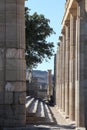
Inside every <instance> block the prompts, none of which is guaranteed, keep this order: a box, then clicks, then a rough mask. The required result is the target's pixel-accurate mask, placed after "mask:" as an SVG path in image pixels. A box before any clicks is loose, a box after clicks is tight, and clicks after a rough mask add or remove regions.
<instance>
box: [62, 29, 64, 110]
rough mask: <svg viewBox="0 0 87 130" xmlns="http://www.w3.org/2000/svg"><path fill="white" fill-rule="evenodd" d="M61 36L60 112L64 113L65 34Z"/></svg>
mask: <svg viewBox="0 0 87 130" xmlns="http://www.w3.org/2000/svg"><path fill="white" fill-rule="evenodd" d="M62 34H63V36H62V110H63V112H65V33H64V32H62Z"/></svg>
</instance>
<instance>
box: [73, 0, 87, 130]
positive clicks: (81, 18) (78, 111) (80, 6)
mask: <svg viewBox="0 0 87 130" xmlns="http://www.w3.org/2000/svg"><path fill="white" fill-rule="evenodd" d="M76 1H77V37H76V63H77V65H76V69H77V73H76V87H75V93H76V100H75V120H76V123H77V126H81V127H84V126H86V128H87V4H86V2H87V1H86V0H76Z"/></svg>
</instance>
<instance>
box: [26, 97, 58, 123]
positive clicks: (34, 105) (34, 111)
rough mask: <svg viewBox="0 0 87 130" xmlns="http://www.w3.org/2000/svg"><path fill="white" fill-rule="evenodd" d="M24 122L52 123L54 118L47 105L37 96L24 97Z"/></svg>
mask: <svg viewBox="0 0 87 130" xmlns="http://www.w3.org/2000/svg"><path fill="white" fill-rule="evenodd" d="M26 124H33V125H34V124H35V125H40V124H43V125H54V124H56V123H55V120H54V117H53V115H52V113H51V110H50V108H49V106H48V105H47V104H46V103H44V102H43V101H42V100H40V99H39V98H34V97H30V96H28V97H26Z"/></svg>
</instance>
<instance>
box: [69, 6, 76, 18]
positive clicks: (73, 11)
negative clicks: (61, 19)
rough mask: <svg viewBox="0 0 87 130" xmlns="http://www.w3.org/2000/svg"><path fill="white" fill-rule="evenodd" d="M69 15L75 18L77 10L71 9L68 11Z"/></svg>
mask: <svg viewBox="0 0 87 130" xmlns="http://www.w3.org/2000/svg"><path fill="white" fill-rule="evenodd" d="M70 14H72V15H73V16H74V17H77V9H76V8H71V9H70Z"/></svg>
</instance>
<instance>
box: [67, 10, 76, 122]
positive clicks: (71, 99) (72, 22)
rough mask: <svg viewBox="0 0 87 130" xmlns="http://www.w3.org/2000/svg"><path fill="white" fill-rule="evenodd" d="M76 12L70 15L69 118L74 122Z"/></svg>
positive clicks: (73, 11)
mask: <svg viewBox="0 0 87 130" xmlns="http://www.w3.org/2000/svg"><path fill="white" fill-rule="evenodd" d="M75 15H76V10H75V9H73V10H72V11H71V15H70V85H69V87H70V88H69V94H70V96H69V117H70V119H71V120H75V45H76V16H75Z"/></svg>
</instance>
